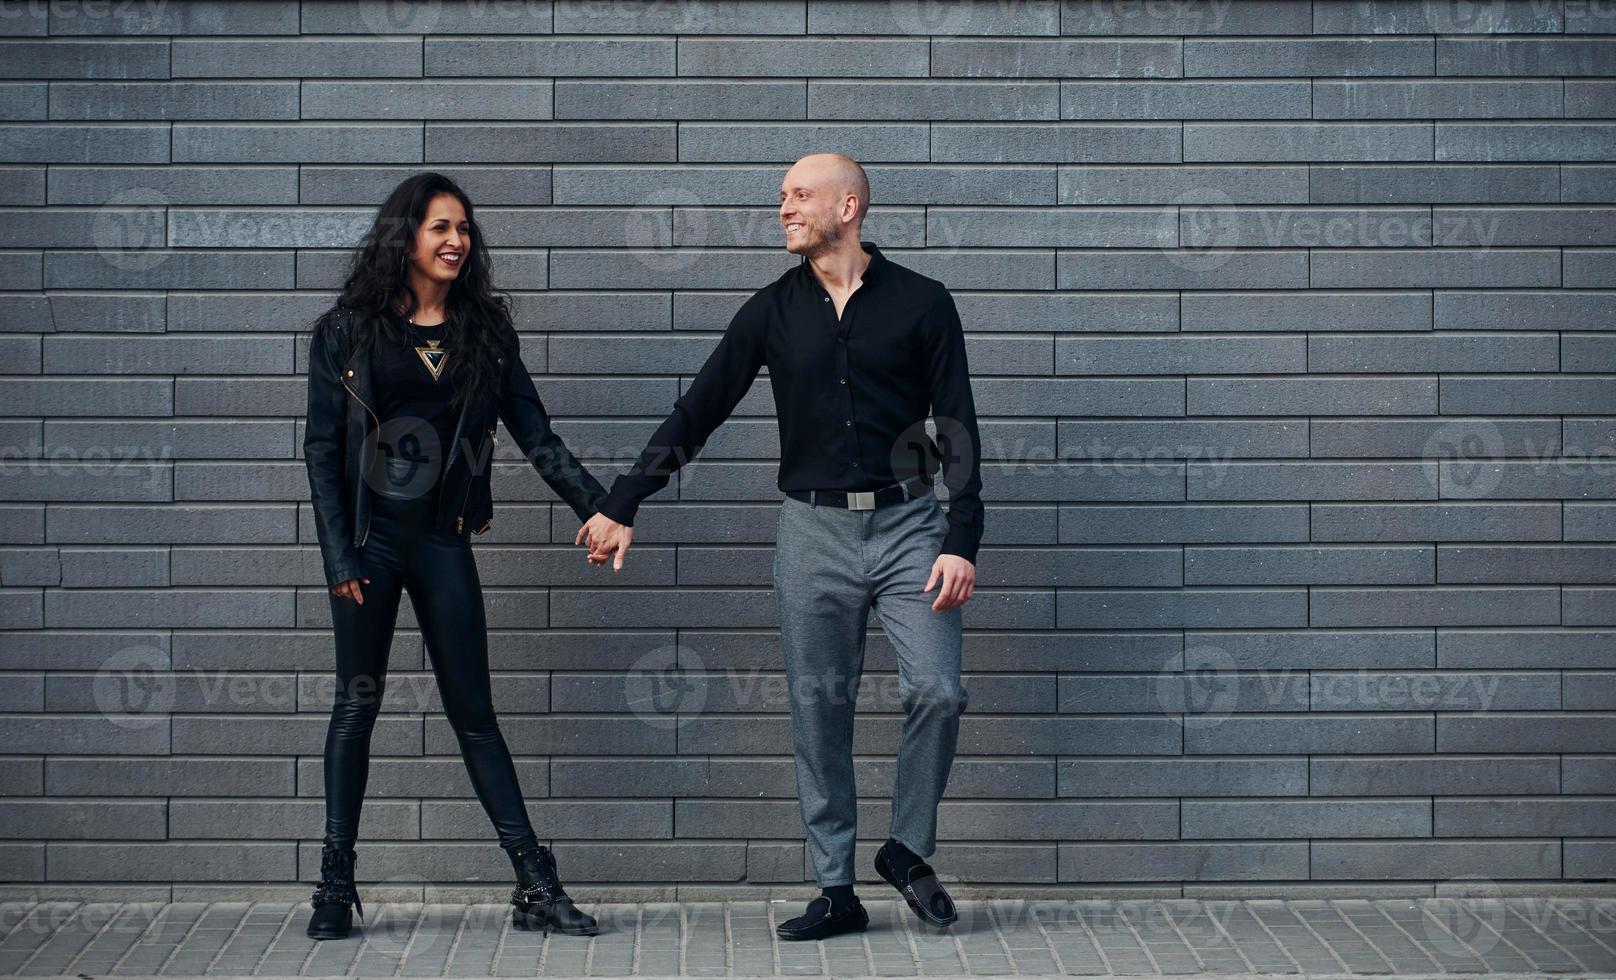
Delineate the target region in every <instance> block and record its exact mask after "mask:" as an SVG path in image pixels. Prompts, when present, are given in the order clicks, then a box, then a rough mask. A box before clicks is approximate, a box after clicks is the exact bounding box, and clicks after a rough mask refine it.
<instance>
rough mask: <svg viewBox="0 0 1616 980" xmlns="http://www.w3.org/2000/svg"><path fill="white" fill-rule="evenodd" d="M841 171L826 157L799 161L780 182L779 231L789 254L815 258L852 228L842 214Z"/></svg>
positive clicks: (843, 197) (812, 157) (844, 197)
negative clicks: (781, 232) (782, 234)
mask: <svg viewBox="0 0 1616 980" xmlns="http://www.w3.org/2000/svg"><path fill="white" fill-rule="evenodd" d="M840 176H841V174H840V170H839V168H837V167H836V166H835V163H834V161H832V160H829V159H827V158H826V156H825V155H815V156H809V157H803V158H802V159H801V160H798V161H797V163H796V165H795V166H793V167H792V168H791V169H790V170H789V171H788V172H787V173H786V176H785V179H784V180H782V181H781V182H780V227H781V230H782V231H784V232H785V236H786V251H788V252H792V253H795V254H797V255H808V256H812V255H816V254H818V253H819V252H821V251H824V250H825V249H826V248H827V247H829V246H831V245H834V244H835V243H836V242H837V241H840V240H841V238H842V235H843V234H845V233H846V231H847V230H848V229H850V228H852V227H853V226H852V225H849V224H847V223H845V222H843V221H842V220H840V213H841V210H842V205H843V203H844V201H845V199H846V195H845V193H844V191H843V189H842V187H841V184H842V183H843V181H842V180H840V179H839V178H840Z"/></svg>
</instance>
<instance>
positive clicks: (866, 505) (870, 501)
mask: <svg viewBox="0 0 1616 980" xmlns="http://www.w3.org/2000/svg"><path fill="white" fill-rule="evenodd" d="M847 509H848V510H874V509H875V491H874V490H858V491H854V492H853V493H849V494H848V495H847Z"/></svg>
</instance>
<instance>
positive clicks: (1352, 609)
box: [1309, 586, 1560, 627]
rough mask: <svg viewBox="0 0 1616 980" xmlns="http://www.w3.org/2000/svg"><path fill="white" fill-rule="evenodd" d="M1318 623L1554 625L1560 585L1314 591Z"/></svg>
mask: <svg viewBox="0 0 1616 980" xmlns="http://www.w3.org/2000/svg"><path fill="white" fill-rule="evenodd" d="M1309 617H1310V619H1309V622H1310V623H1311V624H1312V625H1316V626H1338V627H1339V626H1356V627H1366V626H1457V625H1469V624H1475V625H1496V626H1506V625H1538V626H1541V625H1548V624H1552V623H1557V622H1558V621H1559V618H1560V613H1559V595H1558V590H1557V589H1544V588H1536V589H1534V588H1509V587H1503V586H1498V587H1485V586H1483V587H1474V588H1465V587H1461V586H1437V587H1434V588H1403V589H1349V588H1323V589H1314V590H1313V591H1312V595H1311V597H1310V604H1309Z"/></svg>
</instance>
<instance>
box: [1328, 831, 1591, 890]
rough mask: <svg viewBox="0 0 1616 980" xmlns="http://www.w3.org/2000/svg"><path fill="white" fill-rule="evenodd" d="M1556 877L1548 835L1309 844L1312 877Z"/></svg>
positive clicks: (1556, 859) (1556, 851) (1556, 857)
mask: <svg viewBox="0 0 1616 980" xmlns="http://www.w3.org/2000/svg"><path fill="white" fill-rule="evenodd" d="M1466 875H1480V876H1485V877H1486V878H1488V879H1489V880H1495V879H1510V878H1557V877H1559V875H1560V848H1559V843H1558V842H1551V841H1507V842H1500V841H1488V842H1485V843H1478V842H1476V841H1406V842H1405V841H1394V842H1388V843H1381V842H1378V841H1376V842H1367V841H1365V842H1358V841H1321V842H1316V843H1314V844H1313V847H1312V877H1313V878H1314V879H1315V880H1330V879H1335V878H1342V879H1363V878H1384V879H1399V878H1407V879H1421V878H1426V879H1432V878H1434V879H1440V880H1444V881H1446V880H1451V879H1452V878H1454V877H1455V876H1466Z"/></svg>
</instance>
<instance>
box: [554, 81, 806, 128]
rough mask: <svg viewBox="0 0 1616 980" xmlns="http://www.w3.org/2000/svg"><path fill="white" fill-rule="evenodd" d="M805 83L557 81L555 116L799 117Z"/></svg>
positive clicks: (603, 117) (620, 117)
mask: <svg viewBox="0 0 1616 980" xmlns="http://www.w3.org/2000/svg"><path fill="white" fill-rule="evenodd" d="M804 86H805V83H803V82H796V81H774V80H768V81H753V80H749V81H736V80H724V81H714V80H708V79H678V80H669V81H662V80H657V79H643V80H642V79H629V80H624V79H614V80H612V81H601V82H595V81H588V80H583V79H562V80H560V81H557V82H556V91H555V104H556V118H557V119H679V120H684V119H752V118H757V117H758V116H763V117H767V118H770V119H801V118H803V114H802V105H803V92H804Z"/></svg>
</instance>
